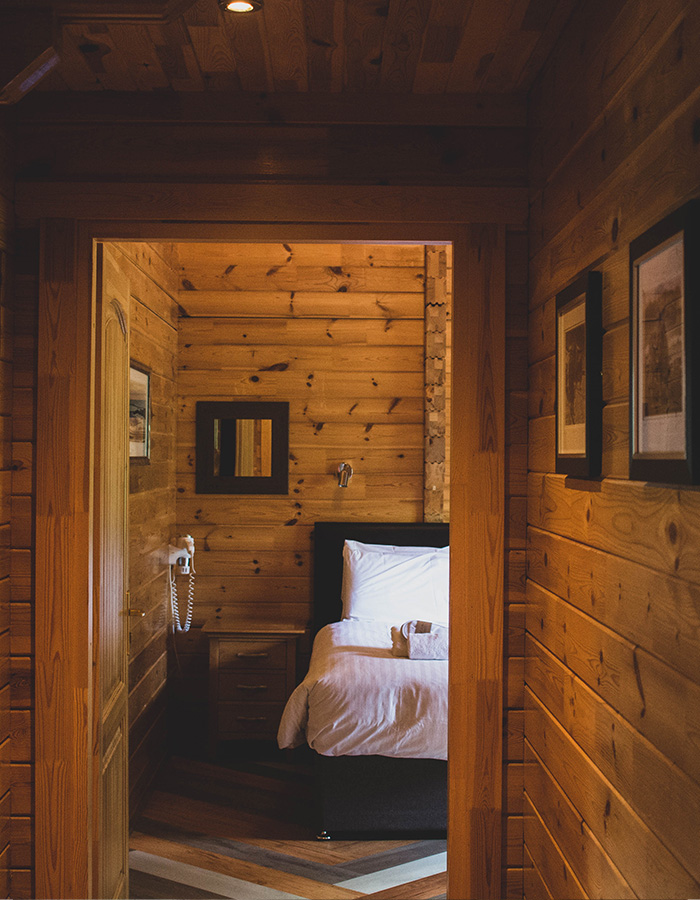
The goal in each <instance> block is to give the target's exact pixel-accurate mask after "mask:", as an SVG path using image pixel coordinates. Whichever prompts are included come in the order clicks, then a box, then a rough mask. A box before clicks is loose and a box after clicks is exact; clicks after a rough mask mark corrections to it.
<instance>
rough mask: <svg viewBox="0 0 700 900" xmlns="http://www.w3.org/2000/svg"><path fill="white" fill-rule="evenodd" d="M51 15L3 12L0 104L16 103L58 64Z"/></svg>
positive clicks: (46, 12)
mask: <svg viewBox="0 0 700 900" xmlns="http://www.w3.org/2000/svg"><path fill="white" fill-rule="evenodd" d="M57 38H58V36H57V31H56V28H55V26H54V20H53V17H52V15H51V12H50V11H48V10H36V9H8V10H4V11H3V16H2V29H0V104H3V105H9V104H12V103H17V101H18V100H21V99H22V97H24V96H25V95H26V94H28V93H29V91H31V90H32V88H33V87H34V86H35V85H37V84H38V83H39V82H40V81H41V79H42V78H44V77H45V76H46V75H48V74H49V72H51V71H52V70H53V69H55V68H56V66H57V65H58V64H59V62H60V57H59V53H58V39H57Z"/></svg>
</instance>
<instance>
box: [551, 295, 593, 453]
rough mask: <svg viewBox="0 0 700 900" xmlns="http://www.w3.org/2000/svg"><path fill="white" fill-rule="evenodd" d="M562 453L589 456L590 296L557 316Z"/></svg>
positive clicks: (572, 302) (558, 417)
mask: <svg viewBox="0 0 700 900" xmlns="http://www.w3.org/2000/svg"><path fill="white" fill-rule="evenodd" d="M557 329H558V332H559V333H558V347H559V351H558V352H559V354H560V358H559V367H558V379H559V384H558V386H557V388H558V389H557V403H558V409H557V425H558V435H557V443H558V453H559V455H560V456H577V457H578V456H580V457H585V455H586V295H585V293H583V294H581V295H580V296H579V297H576V298H574V299H573V300H572V301H571V302H570V303H568V304H567V305H566V306H565V307H564V308H563V309H562V310H561V311H560V312H559V315H558V317H557Z"/></svg>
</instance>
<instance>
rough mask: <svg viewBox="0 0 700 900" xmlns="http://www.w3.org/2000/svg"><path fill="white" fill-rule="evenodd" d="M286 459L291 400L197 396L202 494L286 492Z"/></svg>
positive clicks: (198, 467) (198, 471)
mask: <svg viewBox="0 0 700 900" xmlns="http://www.w3.org/2000/svg"><path fill="white" fill-rule="evenodd" d="M288 459H289V404H288V403H279V402H269V403H268V402H264V401H246V400H231V401H218V400H217V401H209V400H200V401H198V403H197V413H196V479H195V482H196V484H195V489H196V492H197V493H198V494H286V493H287V491H288V480H289V479H288V474H289V463H288Z"/></svg>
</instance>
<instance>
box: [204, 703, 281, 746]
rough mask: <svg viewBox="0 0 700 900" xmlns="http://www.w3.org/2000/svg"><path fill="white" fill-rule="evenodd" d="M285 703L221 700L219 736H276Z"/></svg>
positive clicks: (225, 737) (219, 707) (224, 737)
mask: <svg viewBox="0 0 700 900" xmlns="http://www.w3.org/2000/svg"><path fill="white" fill-rule="evenodd" d="M283 709H284V703H229V702H225V701H221V702H219V706H218V726H219V728H218V734H219V738H220V739H221V738H223V739H224V740H226V739H227V738H238V737H274V736H275V735H276V734H277V729H278V727H279V724H280V719H281V718H282V710H283Z"/></svg>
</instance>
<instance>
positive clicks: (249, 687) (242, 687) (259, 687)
mask: <svg viewBox="0 0 700 900" xmlns="http://www.w3.org/2000/svg"><path fill="white" fill-rule="evenodd" d="M236 688H237V689H238V690H239V691H266V690H267V685H266V684H237V685H236Z"/></svg>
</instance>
